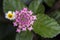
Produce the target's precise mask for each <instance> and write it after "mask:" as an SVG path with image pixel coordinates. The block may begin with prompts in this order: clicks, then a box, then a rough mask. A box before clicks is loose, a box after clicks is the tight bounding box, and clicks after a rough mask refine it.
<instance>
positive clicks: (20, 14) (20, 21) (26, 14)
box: [7, 8, 36, 32]
mask: <svg viewBox="0 0 60 40" xmlns="http://www.w3.org/2000/svg"><path fill="white" fill-rule="evenodd" d="M13 14H14V15H13ZM7 18H8V19H10V20H12V19H14V21H13V25H14V27H17V30H16V32H21V31H26V30H29V31H31V30H33V27H32V25H33V23H34V21H35V20H36V15H33V12H32V11H31V10H28V9H27V8H23V9H22V10H20V11H15V12H13V13H12V12H11V11H10V12H8V13H7Z"/></svg>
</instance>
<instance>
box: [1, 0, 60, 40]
mask: <svg viewBox="0 0 60 40" xmlns="http://www.w3.org/2000/svg"><path fill="white" fill-rule="evenodd" d="M30 2H31V1H29V2H27V3H25V4H26V5H27V6H29V4H30ZM43 5H44V7H45V14H47V15H49V13H50V12H52V11H55V10H58V9H60V0H56V2H55V4H54V6H53V7H49V6H48V5H47V4H46V3H44V2H43ZM15 30H16V29H15V28H14V27H13V25H12V23H11V21H9V20H7V19H5V18H4V10H3V0H0V40H15V36H16V32H15ZM32 33H33V34H34V37H33V40H60V34H58V35H57V36H56V37H54V38H43V37H41V36H40V35H38V34H36V33H34V32H33V31H32Z"/></svg>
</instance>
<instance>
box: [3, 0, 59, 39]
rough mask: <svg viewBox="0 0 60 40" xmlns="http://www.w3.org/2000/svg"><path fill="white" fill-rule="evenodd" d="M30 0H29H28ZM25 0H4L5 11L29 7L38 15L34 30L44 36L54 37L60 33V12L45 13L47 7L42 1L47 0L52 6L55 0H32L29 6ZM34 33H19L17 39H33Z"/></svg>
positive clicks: (45, 0)
mask: <svg viewBox="0 0 60 40" xmlns="http://www.w3.org/2000/svg"><path fill="white" fill-rule="evenodd" d="M26 1H27V2H29V0H26ZM26 1H24V0H22V1H21V0H4V1H3V9H4V12H7V11H9V10H12V11H15V10H21V9H22V8H23V7H28V8H29V9H30V10H32V11H33V12H34V14H36V15H37V20H36V21H35V23H34V25H33V28H34V29H33V31H34V32H35V33H37V34H39V35H41V36H42V37H45V38H53V37H55V36H56V35H58V34H59V33H60V12H59V11H55V12H52V13H50V14H49V15H46V14H45V7H44V5H43V4H42V2H45V3H46V4H47V5H48V6H49V7H52V6H53V4H54V2H55V0H32V2H31V3H30V5H29V6H26V4H25V3H24V2H26ZM32 38H33V34H32V33H31V32H29V31H26V32H21V33H17V35H16V40H32Z"/></svg>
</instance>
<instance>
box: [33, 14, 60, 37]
mask: <svg viewBox="0 0 60 40" xmlns="http://www.w3.org/2000/svg"><path fill="white" fill-rule="evenodd" d="M33 28H34V32H35V33H37V34H39V35H41V36H42V37H45V38H52V37H55V36H56V35H58V34H59V33H60V26H59V24H58V23H57V22H56V21H55V20H54V19H53V18H50V17H49V16H47V15H45V14H38V15H37V20H36V22H35V23H34V25H33Z"/></svg>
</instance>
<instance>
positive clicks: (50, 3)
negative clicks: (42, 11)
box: [44, 0, 55, 7]
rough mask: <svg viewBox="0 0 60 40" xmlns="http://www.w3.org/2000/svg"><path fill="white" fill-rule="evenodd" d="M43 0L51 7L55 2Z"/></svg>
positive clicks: (53, 0)
mask: <svg viewBox="0 0 60 40" xmlns="http://www.w3.org/2000/svg"><path fill="white" fill-rule="evenodd" d="M44 2H45V3H46V4H47V5H48V6H50V7H52V6H53V5H54V3H55V0H44Z"/></svg>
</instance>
